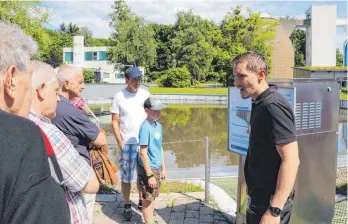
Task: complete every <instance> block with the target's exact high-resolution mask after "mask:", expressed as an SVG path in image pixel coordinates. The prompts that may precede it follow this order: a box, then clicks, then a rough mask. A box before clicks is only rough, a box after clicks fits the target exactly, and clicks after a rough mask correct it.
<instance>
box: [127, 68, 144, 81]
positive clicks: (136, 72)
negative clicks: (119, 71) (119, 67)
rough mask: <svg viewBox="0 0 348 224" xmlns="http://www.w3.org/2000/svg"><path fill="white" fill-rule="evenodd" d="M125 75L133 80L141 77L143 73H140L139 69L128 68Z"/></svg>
mask: <svg viewBox="0 0 348 224" xmlns="http://www.w3.org/2000/svg"><path fill="white" fill-rule="evenodd" d="M126 75H127V76H128V77H129V78H132V79H135V78H138V77H142V76H143V73H142V72H141V71H140V69H139V68H138V67H130V68H128V69H127V70H126Z"/></svg>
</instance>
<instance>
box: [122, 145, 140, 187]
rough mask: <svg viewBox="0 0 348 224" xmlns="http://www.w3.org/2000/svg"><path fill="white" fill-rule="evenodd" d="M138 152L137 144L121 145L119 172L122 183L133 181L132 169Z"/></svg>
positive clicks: (133, 169) (135, 163)
mask: <svg viewBox="0 0 348 224" xmlns="http://www.w3.org/2000/svg"><path fill="white" fill-rule="evenodd" d="M138 153H139V145H138V144H127V145H124V146H123V149H122V150H121V152H120V173H121V181H122V182H123V183H131V182H132V181H134V171H135V167H136V165H137V159H138Z"/></svg>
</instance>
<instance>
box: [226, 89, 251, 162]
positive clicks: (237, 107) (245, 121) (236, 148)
mask: <svg viewBox="0 0 348 224" xmlns="http://www.w3.org/2000/svg"><path fill="white" fill-rule="evenodd" d="M229 96H230V97H229V100H230V102H229V150H230V151H233V152H237V153H239V154H244V155H246V152H247V150H248V145H249V131H250V129H249V127H250V125H249V122H250V115H251V99H242V98H241V97H240V90H239V89H238V88H230V89H229Z"/></svg>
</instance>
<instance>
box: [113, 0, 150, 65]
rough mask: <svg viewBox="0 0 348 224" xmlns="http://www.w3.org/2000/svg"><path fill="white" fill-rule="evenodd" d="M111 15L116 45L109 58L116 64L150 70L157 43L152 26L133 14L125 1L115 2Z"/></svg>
mask: <svg viewBox="0 0 348 224" xmlns="http://www.w3.org/2000/svg"><path fill="white" fill-rule="evenodd" d="M112 8H113V12H112V13H110V14H109V16H110V19H111V22H110V26H111V29H112V30H113V32H112V34H111V37H112V38H111V39H113V40H114V41H115V45H114V46H113V47H112V48H111V49H110V51H109V56H110V59H111V61H112V62H113V63H115V64H133V63H136V65H139V66H144V67H145V68H148V67H149V66H151V65H153V64H154V63H155V58H156V43H155V40H154V38H153V35H154V33H153V30H152V29H151V26H148V25H145V22H144V20H143V19H142V18H141V17H138V16H136V15H135V14H134V13H133V12H131V10H130V8H129V7H128V6H127V4H126V3H125V1H124V0H115V2H114V5H113V6H112Z"/></svg>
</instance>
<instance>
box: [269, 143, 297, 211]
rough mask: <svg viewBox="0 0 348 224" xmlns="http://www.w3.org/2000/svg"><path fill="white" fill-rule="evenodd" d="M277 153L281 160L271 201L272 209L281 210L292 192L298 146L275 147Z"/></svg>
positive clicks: (290, 144) (293, 144)
mask: <svg viewBox="0 0 348 224" xmlns="http://www.w3.org/2000/svg"><path fill="white" fill-rule="evenodd" d="M276 147H277V151H278V153H279V155H280V157H281V158H282V163H281V165H280V169H279V173H278V179H277V187H276V191H275V194H274V197H273V199H272V201H271V206H272V207H278V208H283V207H284V205H285V203H286V200H287V199H288V197H289V195H290V193H291V191H292V190H293V187H294V184H295V181H296V176H297V171H298V167H299V165H300V159H299V156H298V145H297V141H296V142H291V143H288V144H282V145H277V146H276Z"/></svg>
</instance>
